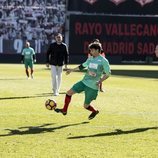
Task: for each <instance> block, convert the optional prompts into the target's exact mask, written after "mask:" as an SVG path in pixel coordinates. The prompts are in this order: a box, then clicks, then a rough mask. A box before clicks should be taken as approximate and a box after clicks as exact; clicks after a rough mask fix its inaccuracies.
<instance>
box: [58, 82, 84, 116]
mask: <svg viewBox="0 0 158 158" xmlns="http://www.w3.org/2000/svg"><path fill="white" fill-rule="evenodd" d="M84 87H85V85H84V84H83V82H81V81H79V82H77V83H76V84H74V85H73V87H72V88H71V89H70V90H68V91H67V93H66V95H65V101H64V106H63V108H62V109H55V111H56V112H61V113H62V114H63V115H66V114H67V110H68V107H69V104H70V102H71V97H72V95H74V94H75V93H80V92H82V91H83V90H84Z"/></svg>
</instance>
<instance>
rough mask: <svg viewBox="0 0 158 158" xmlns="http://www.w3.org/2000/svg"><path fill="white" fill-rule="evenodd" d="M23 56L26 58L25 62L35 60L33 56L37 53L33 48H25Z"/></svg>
mask: <svg viewBox="0 0 158 158" xmlns="http://www.w3.org/2000/svg"><path fill="white" fill-rule="evenodd" d="M22 55H23V56H24V60H33V55H35V51H34V49H33V48H31V47H29V48H24V49H23V51H22Z"/></svg>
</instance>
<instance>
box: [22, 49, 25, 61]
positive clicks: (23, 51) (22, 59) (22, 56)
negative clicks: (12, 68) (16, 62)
mask: <svg viewBox="0 0 158 158" xmlns="http://www.w3.org/2000/svg"><path fill="white" fill-rule="evenodd" d="M24 54H25V52H24V49H23V51H22V53H21V63H23V62H24Z"/></svg>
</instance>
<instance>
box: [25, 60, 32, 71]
mask: <svg viewBox="0 0 158 158" xmlns="http://www.w3.org/2000/svg"><path fill="white" fill-rule="evenodd" d="M24 64H25V68H26V69H28V67H30V68H31V69H32V68H33V61H32V60H24Z"/></svg>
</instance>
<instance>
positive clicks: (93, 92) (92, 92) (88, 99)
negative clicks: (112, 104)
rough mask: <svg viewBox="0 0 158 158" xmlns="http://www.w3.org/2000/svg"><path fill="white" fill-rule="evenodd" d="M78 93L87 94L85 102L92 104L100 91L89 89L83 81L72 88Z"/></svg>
mask: <svg viewBox="0 0 158 158" xmlns="http://www.w3.org/2000/svg"><path fill="white" fill-rule="evenodd" d="M71 89H72V90H73V91H74V92H76V93H81V92H83V91H84V92H85V101H84V104H87V105H88V104H90V103H91V102H92V101H93V100H95V99H96V98H97V96H98V90H95V89H92V88H90V87H87V86H86V85H85V84H84V83H83V82H82V81H79V82H77V83H76V84H74V85H73V87H72V88H71Z"/></svg>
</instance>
